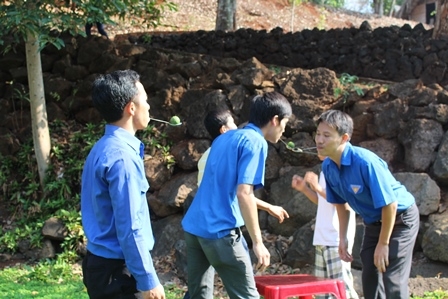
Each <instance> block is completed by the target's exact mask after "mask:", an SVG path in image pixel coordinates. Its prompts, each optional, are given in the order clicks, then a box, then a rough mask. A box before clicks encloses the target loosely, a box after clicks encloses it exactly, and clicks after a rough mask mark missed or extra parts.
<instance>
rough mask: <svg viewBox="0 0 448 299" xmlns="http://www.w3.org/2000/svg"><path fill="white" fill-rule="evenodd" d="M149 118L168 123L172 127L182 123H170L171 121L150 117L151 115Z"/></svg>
mask: <svg viewBox="0 0 448 299" xmlns="http://www.w3.org/2000/svg"><path fill="white" fill-rule="evenodd" d="M151 120H154V121H158V122H161V123H164V124H168V125H170V126H172V127H177V126H180V125H181V124H182V122H178V123H171V122H169V121H166V120H161V119H157V118H152V117H151Z"/></svg>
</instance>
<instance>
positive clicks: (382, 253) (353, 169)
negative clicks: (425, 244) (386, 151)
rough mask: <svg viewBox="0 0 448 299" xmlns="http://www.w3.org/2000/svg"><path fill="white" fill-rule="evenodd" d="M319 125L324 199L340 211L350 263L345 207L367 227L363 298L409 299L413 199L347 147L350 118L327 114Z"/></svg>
mask: <svg viewBox="0 0 448 299" xmlns="http://www.w3.org/2000/svg"><path fill="white" fill-rule="evenodd" d="M317 125H318V126H317V132H316V137H315V141H316V146H317V150H318V152H319V155H322V156H327V157H328V158H327V159H325V160H324V162H323V164H322V171H323V173H324V175H325V179H326V182H327V201H328V202H330V203H334V204H335V205H336V209H337V211H338V217H339V224H340V231H339V233H340V242H339V255H340V256H341V259H342V260H344V261H347V262H350V261H352V259H353V258H352V256H351V255H350V253H349V252H348V250H347V225H348V221H349V215H350V212H349V210H348V208H347V203H348V204H349V205H350V207H352V209H353V210H354V211H355V212H356V213H357V214H359V215H360V216H361V217H362V218H363V220H364V225H365V229H364V236H363V242H362V246H361V261H362V266H363V268H362V285H363V291H364V298H366V299H379V298H387V299H408V298H409V289H408V279H409V274H410V271H411V263H412V251H413V248H414V244H415V240H416V238H417V234H418V229H419V211H418V208H417V206H416V205H415V199H414V197H413V196H412V194H410V193H409V192H408V191H407V190H406V188H405V187H404V186H403V185H402V184H400V182H398V181H397V180H396V179H395V178H394V177H393V175H392V174H391V172H390V171H389V168H388V166H387V163H386V162H385V161H383V160H382V159H381V158H379V157H378V156H377V155H375V154H374V153H373V152H371V151H369V150H367V149H364V148H360V147H356V146H352V145H351V144H350V142H349V140H350V137H351V135H352V133H353V120H352V118H351V117H350V116H349V115H348V114H346V113H344V112H341V111H337V110H329V111H327V112H325V113H323V114H322V115H321V116H320V117H319V118H318V120H317Z"/></svg>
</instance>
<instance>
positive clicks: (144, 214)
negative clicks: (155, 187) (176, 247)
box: [107, 154, 160, 291]
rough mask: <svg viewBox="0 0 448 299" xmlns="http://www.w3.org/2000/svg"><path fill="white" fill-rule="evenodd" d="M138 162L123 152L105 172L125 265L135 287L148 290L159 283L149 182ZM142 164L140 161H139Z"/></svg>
mask: <svg viewBox="0 0 448 299" xmlns="http://www.w3.org/2000/svg"><path fill="white" fill-rule="evenodd" d="M139 162H141V161H138V160H136V159H132V157H129V156H128V155H126V154H121V157H119V159H117V160H116V162H115V163H114V164H113V165H111V167H110V169H109V170H108V172H107V181H108V184H109V193H110V195H111V201H112V207H113V217H114V218H115V229H116V234H117V238H118V241H119V243H120V246H121V249H122V251H123V255H124V258H125V262H126V266H127V268H128V269H129V271H130V272H131V274H132V275H133V276H134V278H135V279H136V281H137V289H138V290H140V291H147V290H151V289H153V288H155V287H156V286H157V285H159V284H160V282H159V279H158V276H157V274H156V271H155V269H154V265H153V261H152V257H151V254H150V250H151V249H152V245H153V244H154V238H153V236H152V230H150V232H151V234H145V232H147V229H145V227H144V226H145V225H148V224H149V225H150V220H149V208H148V204H147V201H146V191H147V190H148V187H149V185H148V182H147V181H145V180H146V178H144V177H143V178H144V180H142V179H141V170H140V167H142V165H139ZM142 163H143V162H142Z"/></svg>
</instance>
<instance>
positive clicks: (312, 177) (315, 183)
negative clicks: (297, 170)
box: [304, 171, 320, 192]
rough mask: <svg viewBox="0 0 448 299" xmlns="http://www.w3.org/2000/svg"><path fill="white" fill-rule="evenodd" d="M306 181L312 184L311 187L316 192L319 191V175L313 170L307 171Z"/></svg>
mask: <svg viewBox="0 0 448 299" xmlns="http://www.w3.org/2000/svg"><path fill="white" fill-rule="evenodd" d="M304 181H305V182H306V183H308V184H309V185H310V188H311V189H312V190H313V191H315V192H317V190H318V189H319V188H320V185H319V177H318V176H317V174H315V173H314V172H312V171H307V172H306V174H305V178H304Z"/></svg>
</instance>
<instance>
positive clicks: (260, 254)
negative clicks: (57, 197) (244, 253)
mask: <svg viewBox="0 0 448 299" xmlns="http://www.w3.org/2000/svg"><path fill="white" fill-rule="evenodd" d="M252 249H253V251H254V253H255V256H256V257H257V259H258V262H257V265H256V266H255V271H256V272H263V271H264V270H266V268H267V267H268V266H269V264H270V263H271V254H270V253H269V250H268V249H267V248H266V246H264V244H263V242H257V243H254V244H253V247H252Z"/></svg>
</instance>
